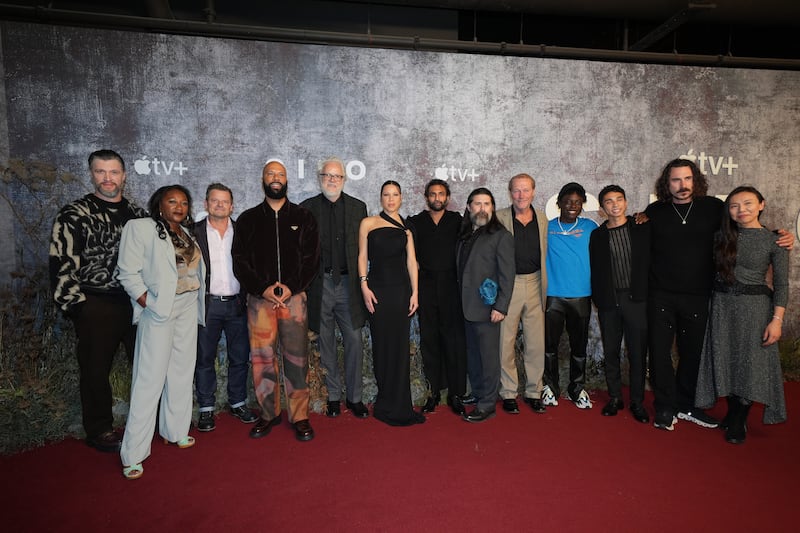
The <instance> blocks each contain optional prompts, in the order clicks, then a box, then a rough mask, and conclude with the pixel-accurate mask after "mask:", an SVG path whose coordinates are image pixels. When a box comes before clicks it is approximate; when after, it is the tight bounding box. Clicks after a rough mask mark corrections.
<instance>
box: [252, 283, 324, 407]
mask: <svg viewBox="0 0 800 533" xmlns="http://www.w3.org/2000/svg"><path fill="white" fill-rule="evenodd" d="M272 306H273V304H272V303H271V302H268V301H267V300H264V299H262V298H256V297H255V296H252V295H248V296H247V324H248V326H249V329H250V359H251V362H252V365H253V383H254V385H255V392H256V398H257V399H258V403H259V405H260V406H261V417H262V418H263V419H264V420H272V419H273V418H275V417H276V416H278V415H279V414H281V379H280V376H281V367H282V369H283V384H284V388H285V389H286V405H287V407H288V410H289V422H292V423H295V422H298V421H300V420H307V419H308V399H309V391H308V381H307V378H308V314H307V309H306V293H305V292H301V293H299V294H294V295H292V297H291V298H289V299H288V300H287V301H286V307H280V308H278V309H273V308H272ZM278 341H280V353H278Z"/></svg>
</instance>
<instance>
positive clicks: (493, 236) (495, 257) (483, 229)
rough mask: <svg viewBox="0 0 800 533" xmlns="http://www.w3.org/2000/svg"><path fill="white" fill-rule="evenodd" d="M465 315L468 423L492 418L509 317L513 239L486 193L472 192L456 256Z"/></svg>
mask: <svg viewBox="0 0 800 533" xmlns="http://www.w3.org/2000/svg"><path fill="white" fill-rule="evenodd" d="M456 261H457V265H458V283H459V288H460V295H461V304H462V309H463V311H464V329H465V333H466V343H467V368H468V372H469V376H470V383H471V384H472V392H473V394H474V395H475V397H476V398H477V399H478V401H477V404H476V406H475V409H473V410H472V411H471V412H469V413H467V414H465V415H464V420H466V421H467V422H483V421H484V420H488V419H489V418H492V417H493V416H494V415H495V403H496V402H497V394H498V391H499V390H500V353H499V352H500V322H501V321H502V320H503V319H504V318H505V316H506V315H507V314H508V306H509V303H510V302H511V293H512V291H513V290H514V275H515V268H514V238H513V237H512V236H511V234H510V233H509V232H508V231H507V230H506V229H505V228H504V227H503V225H502V224H501V223H500V221H499V220H497V216H496V215H495V202H494V196H492V193H491V191H489V189H486V188H485V187H479V188H477V189H475V190H474V191H472V192H471V193H470V195H469V197H468V198H467V210H466V212H465V213H464V220H463V223H462V226H461V235H460V239H459V243H458V248H457V252H456Z"/></svg>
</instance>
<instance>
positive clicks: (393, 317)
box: [367, 227, 425, 426]
mask: <svg viewBox="0 0 800 533" xmlns="http://www.w3.org/2000/svg"><path fill="white" fill-rule="evenodd" d="M406 241H407V237H406V232H405V231H404V230H402V229H400V228H391V227H384V228H377V229H374V230H372V231H370V232H369V234H368V235H367V245H368V248H367V250H368V254H367V256H368V259H369V288H370V289H371V290H372V292H373V293H374V294H375V298H376V299H377V300H378V303H377V304H375V312H374V313H373V314H371V315H370V317H369V327H370V332H371V335H372V365H373V368H374V371H375V381H376V382H377V385H378V397H377V399H376V400H375V405H374V408H373V415H374V416H375V418H377V419H378V420H380V421H381V422H385V423H387V424H389V425H391V426H408V425H411V424H418V423H420V422H424V421H425V418H424V417H423V416H422V415H421V414H419V413H417V412H415V411H414V409H413V407H412V403H411V377H410V371H411V362H410V352H409V342H408V340H409V328H410V323H411V319H410V318H409V316H408V302H409V298H411V283H410V281H409V277H408V268H407V266H406Z"/></svg>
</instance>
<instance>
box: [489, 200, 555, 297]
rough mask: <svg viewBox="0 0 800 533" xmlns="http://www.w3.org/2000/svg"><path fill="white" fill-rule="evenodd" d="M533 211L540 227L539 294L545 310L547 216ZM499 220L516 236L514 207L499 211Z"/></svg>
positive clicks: (535, 210) (536, 210)
mask: <svg viewBox="0 0 800 533" xmlns="http://www.w3.org/2000/svg"><path fill="white" fill-rule="evenodd" d="M533 211H534V213H536V223H537V225H538V226H539V251H540V254H541V256H542V257H541V265H542V269H541V271H540V273H541V276H542V288H541V291H540V292H539V294H541V295H542V309H545V308H546V307H547V266H546V262H547V261H546V260H545V259H546V258H547V215H545V214H544V213H543V212H542V211H539V210H538V209H536V208H534V210H533ZM497 219H498V220H499V221H500V222H502V223H503V225H504V226H505V227H506V229H507V230H508V231H509V232H511V235H514V210H513V208H512V207H506V208H505V209H501V210H500V211H498V212H497Z"/></svg>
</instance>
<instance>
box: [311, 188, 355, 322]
mask: <svg viewBox="0 0 800 533" xmlns="http://www.w3.org/2000/svg"><path fill="white" fill-rule="evenodd" d="M323 201H326V200H325V197H324V196H323V195H322V193H320V194H318V195H316V196H313V197H311V198H308V199H307V200H303V201H302V202H301V203H300V206H301V207H304V208H306V209H308V210H309V211H311V214H312V215H313V216H314V219H315V220H316V221H317V226H320V225H321V224H323V223H327V219H323V218H322V206H323V205H324V204H323ZM342 201H343V202H344V251H345V255H346V256H347V272H348V278H347V279H348V281H349V283H350V287H349V291H348V296H349V297H350V323H351V324H352V325H353V327H354V328H360V327H362V326H363V325H364V323H365V322H366V321H367V308H366V307H364V298H363V296H362V295H361V283H360V282H359V281H358V228H359V226H360V225H361V221H362V220H363V219H364V218H366V216H367V206H366V204H365V203H364V202H362V201H361V200H359V199H358V198H353V197H352V196H350V195H349V194H346V193H344V192H343V193H342ZM324 270H325V266H324V261H323V259H322V254H320V258H319V272H318V273H317V276H316V277H315V278H314V280H313V281H312V282H311V285H309V287H308V289H307V290H306V295H307V296H308V304H307V305H308V328H309V329H310V330H311V331H316V332H317V333H319V322H320V312H321V309H322V280H323V279H325V278H324V276H325V272H324Z"/></svg>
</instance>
